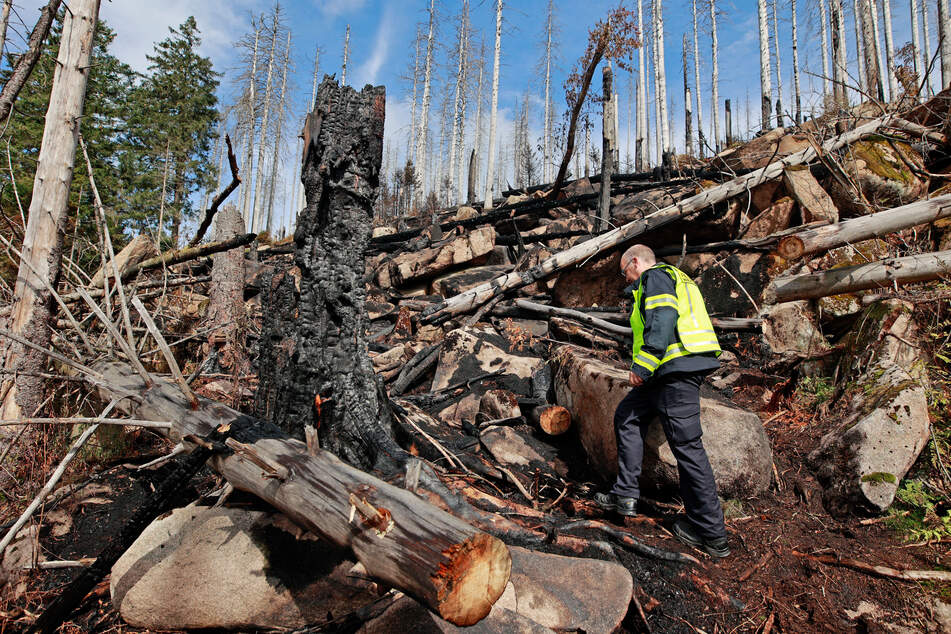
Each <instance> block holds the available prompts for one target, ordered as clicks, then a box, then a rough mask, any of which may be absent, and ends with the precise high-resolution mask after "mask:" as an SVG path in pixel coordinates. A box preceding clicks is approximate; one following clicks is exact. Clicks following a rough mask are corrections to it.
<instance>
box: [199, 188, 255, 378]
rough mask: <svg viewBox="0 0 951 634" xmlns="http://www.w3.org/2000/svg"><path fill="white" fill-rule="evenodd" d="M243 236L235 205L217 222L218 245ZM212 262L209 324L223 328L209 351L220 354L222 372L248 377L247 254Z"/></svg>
mask: <svg viewBox="0 0 951 634" xmlns="http://www.w3.org/2000/svg"><path fill="white" fill-rule="evenodd" d="M243 232H244V220H243V219H242V218H241V213H240V212H239V211H238V209H237V208H236V207H234V206H233V205H228V206H226V207H225V208H224V209H222V210H221V212H220V213H219V214H218V216H217V218H215V240H216V241H222V240H229V239H231V238H235V237H237V236H240V235H241V234H242V233H243ZM212 262H213V264H212V267H211V284H210V285H209V289H210V290H209V293H208V312H207V313H206V315H207V316H206V320H207V322H208V323H210V324H215V325H220V326H221V328H219V329H217V330H215V331H214V332H213V333H211V334H210V335H209V336H208V346H209V351H210V350H217V356H218V360H217V365H218V367H219V368H222V369H225V370H228V371H233V372H235V373H244V372H245V371H246V370H247V366H248V358H247V351H246V350H245V347H244V345H243V341H242V338H243V335H244V333H245V332H246V331H245V308H244V285H245V261H244V250H243V249H234V250H231V251H225V252H223V253H217V254H215V255H214V256H213V258H212Z"/></svg>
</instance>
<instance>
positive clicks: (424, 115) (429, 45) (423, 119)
mask: <svg viewBox="0 0 951 634" xmlns="http://www.w3.org/2000/svg"><path fill="white" fill-rule="evenodd" d="M435 22H436V7H435V0H429V34H428V35H427V36H426V70H425V71H424V75H423V103H422V107H421V109H420V114H419V136H418V137H417V139H416V174H417V177H418V179H419V180H418V181H417V185H416V188H417V191H418V192H419V194H418V195H417V196H416V199H417V201H418V203H417V204H419V205H422V204H424V202H425V200H426V199H425V197H424V194H425V192H426V174H427V168H428V163H427V160H426V159H427V155H426V148H427V137H428V136H429V100H430V96H429V94H430V91H431V88H432V70H433V47H434V45H435V42H434V39H433V28H434V26H435Z"/></svg>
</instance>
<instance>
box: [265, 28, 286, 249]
mask: <svg viewBox="0 0 951 634" xmlns="http://www.w3.org/2000/svg"><path fill="white" fill-rule="evenodd" d="M290 61H291V32H290V31H289V30H288V32H287V50H286V51H285V53H284V70H283V71H282V73H281V98H280V101H278V106H277V120H276V123H277V131H276V132H275V133H274V155H273V157H272V159H271V190H270V193H269V194H268V197H267V225H266V226H265V230H266V231H267V232H268V234H269V235H273V234H272V233H271V231H272V230H273V222H274V192H275V188H276V186H277V166H278V165H279V164H280V162H281V161H280V152H281V132H282V129H283V127H284V104H285V97H286V94H287V66H288V65H289V64H290Z"/></svg>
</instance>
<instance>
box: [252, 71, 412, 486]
mask: <svg viewBox="0 0 951 634" xmlns="http://www.w3.org/2000/svg"><path fill="white" fill-rule="evenodd" d="M384 100H385V93H384V89H383V87H382V86H379V87H367V88H364V89H363V91H361V92H359V93H358V92H356V91H355V90H354V89H353V88H350V87H347V86H343V87H341V86H340V85H338V84H337V82H336V81H334V80H333V79H330V78H329V77H328V78H325V79H324V81H323V83H321V85H320V88H319V89H318V91H317V106H316V109H315V110H314V111H313V112H312V113H310V114H309V115H308V116H307V121H306V123H305V124H304V155H303V182H304V191H305V194H306V199H307V205H306V206H305V207H304V209H303V210H302V211H301V213H300V216H299V218H298V224H297V231H296V233H295V236H294V240H295V243H296V246H297V250H296V255H295V258H294V261H295V264H296V265H297V266H298V267H299V268H300V271H301V274H300V299H299V302H298V303H297V306H296V313H297V317H296V319H295V318H294V317H293V314H294V312H295V310H294V309H293V307H292V306H289V305H287V300H291V299H292V298H293V295H294V293H293V291H291V290H290V289H287V288H286V287H285V289H284V290H285V292H284V293H279V294H278V296H280V297H282V298H284V299H283V300H281V301H279V302H278V301H271V302H269V303H270V306H267V307H266V308H265V312H266V313H270V314H271V315H281V317H279V318H275V317H272V316H269V318H268V320H267V322H266V324H265V333H264V337H262V339H263V340H264V342H265V343H264V344H263V347H262V368H261V371H260V373H259V374H260V378H261V383H260V386H259V400H263V406H262V405H261V404H259V409H258V411H259V413H262V414H266V415H268V417H269V418H270V419H271V420H272V421H273V422H275V423H276V424H277V425H278V426H280V427H281V428H282V429H283V430H284V431H286V432H288V433H289V434H291V435H293V436H297V437H299V438H303V437H304V431H305V430H304V428H305V426H313V427H315V428H317V429H318V430H319V434H320V439H321V443H322V444H323V446H324V447H325V448H327V449H330V450H331V451H333V452H334V453H335V454H337V455H338V456H340V457H341V458H343V459H345V460H347V461H348V462H350V463H351V464H354V465H358V466H362V467H365V468H367V467H371V466H375V467H377V468H381V469H382V470H384V471H390V470H392V469H393V468H394V466H395V462H394V456H396V455H398V454H400V453H402V451H401V450H400V449H399V448H398V447H397V446H396V444H395V443H394V441H393V440H392V438H391V437H390V436H389V434H388V433H387V430H388V427H389V421H390V415H389V407H388V404H387V403H388V402H387V400H386V398H385V396H384V395H383V394H382V392H381V385H380V384H379V382H378V381H377V379H376V377H375V375H374V373H373V367H372V365H371V364H370V360H369V356H368V354H367V342H366V336H365V330H366V326H367V315H366V310H365V308H364V303H365V301H366V287H365V284H364V281H363V276H364V256H363V254H364V251H365V250H366V246H367V242H368V240H369V238H370V229H371V223H372V220H373V203H372V201H373V200H374V199H375V198H376V194H377V188H378V186H379V173H380V164H381V162H382V157H383V120H384V114H385V110H384V103H385V101H384ZM285 280H286V282H290V283H291V284H292V282H291V281H290V280H289V278H285ZM280 304H284V305H283V306H282V305H280ZM272 342H273V344H274V345H271V344H272ZM284 342H286V343H287V345H288V346H289V348H290V349H292V350H293V353H292V354H290V355H287V356H286V357H282V351H283V348H281V345H282V343H284ZM275 347H276V348H280V349H275ZM264 359H266V360H267V361H266V362H265V361H264Z"/></svg>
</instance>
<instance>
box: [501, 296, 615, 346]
mask: <svg viewBox="0 0 951 634" xmlns="http://www.w3.org/2000/svg"><path fill="white" fill-rule="evenodd" d="M515 305H516V306H518V307H519V308H524V309H525V310H530V311H532V312H536V313H541V314H542V315H546V316H548V317H551V316H552V315H559V316H562V317H567V318H569V319H573V320H575V321H580V322H581V323H583V324H586V325H588V326H593V327H595V328H597V329H599V330H604V331H606V332H609V333H612V334H614V335H623V336H626V337H627V336H630V334H631V329H630V327H626V326H618V325H617V324H612V323H611V322H609V321H604V320H603V319H598V318H597V317H593V316H592V315H589V314H587V313H583V312H581V311H578V310H572V309H570V308H558V307H556V306H546V305H545V304H536V303H535V302H530V301H528V300H527V299H517V300H515Z"/></svg>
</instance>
